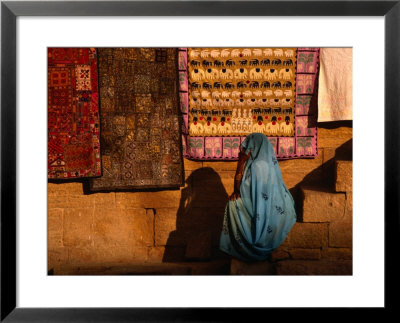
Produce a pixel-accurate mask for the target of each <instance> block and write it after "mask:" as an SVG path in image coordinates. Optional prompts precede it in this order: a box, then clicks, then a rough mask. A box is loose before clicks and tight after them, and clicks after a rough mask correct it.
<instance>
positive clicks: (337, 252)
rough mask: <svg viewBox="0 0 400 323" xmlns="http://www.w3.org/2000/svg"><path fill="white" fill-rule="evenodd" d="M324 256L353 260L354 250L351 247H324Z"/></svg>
mask: <svg viewBox="0 0 400 323" xmlns="http://www.w3.org/2000/svg"><path fill="white" fill-rule="evenodd" d="M322 258H328V259H345V260H352V259H353V251H352V249H351V248H324V249H322Z"/></svg>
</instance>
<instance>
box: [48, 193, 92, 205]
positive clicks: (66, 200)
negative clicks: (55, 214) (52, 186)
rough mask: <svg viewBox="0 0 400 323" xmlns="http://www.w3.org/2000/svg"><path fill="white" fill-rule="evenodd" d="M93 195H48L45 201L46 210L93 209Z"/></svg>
mask: <svg viewBox="0 0 400 323" xmlns="http://www.w3.org/2000/svg"><path fill="white" fill-rule="evenodd" d="M94 200H95V195H94V194H90V195H83V194H82V195H49V196H48V199H47V206H48V208H62V209H67V208H79V209H83V208H92V209H93V207H94Z"/></svg>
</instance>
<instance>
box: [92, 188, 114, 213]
mask: <svg viewBox="0 0 400 323" xmlns="http://www.w3.org/2000/svg"><path fill="white" fill-rule="evenodd" d="M93 197H94V207H96V208H100V207H101V208H108V209H111V208H115V207H116V206H115V193H114V192H110V193H96V194H93Z"/></svg>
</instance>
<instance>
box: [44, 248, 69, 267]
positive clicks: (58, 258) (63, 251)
mask: <svg viewBox="0 0 400 323" xmlns="http://www.w3.org/2000/svg"><path fill="white" fill-rule="evenodd" d="M67 263H68V249H67V248H51V249H50V248H49V249H48V250H47V270H50V269H52V268H54V267H55V266H61V265H66V264H67Z"/></svg>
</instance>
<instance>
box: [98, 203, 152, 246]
mask: <svg viewBox="0 0 400 323" xmlns="http://www.w3.org/2000/svg"><path fill="white" fill-rule="evenodd" d="M93 231H94V232H93V233H94V234H93V235H94V247H95V248H96V249H97V248H100V249H102V248H104V249H105V248H111V249H114V248H115V249H117V248H119V247H121V246H126V247H144V246H152V245H153V235H154V234H153V217H152V216H149V214H146V210H145V209H130V208H129V209H107V208H96V209H95V212H94V227H93Z"/></svg>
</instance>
